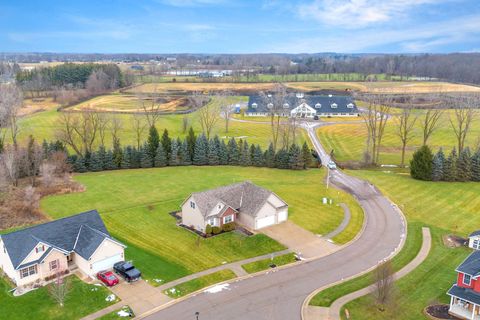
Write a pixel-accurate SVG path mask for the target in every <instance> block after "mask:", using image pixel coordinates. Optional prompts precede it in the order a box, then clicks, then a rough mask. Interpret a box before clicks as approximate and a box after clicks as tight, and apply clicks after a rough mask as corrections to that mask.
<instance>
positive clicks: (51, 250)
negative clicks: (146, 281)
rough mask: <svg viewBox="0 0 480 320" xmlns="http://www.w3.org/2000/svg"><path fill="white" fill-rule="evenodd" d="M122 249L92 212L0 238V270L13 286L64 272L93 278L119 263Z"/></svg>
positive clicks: (122, 256)
mask: <svg viewBox="0 0 480 320" xmlns="http://www.w3.org/2000/svg"><path fill="white" fill-rule="evenodd" d="M124 249H125V245H124V244H122V243H121V242H119V241H117V240H115V239H114V238H112V237H111V236H110V234H109V233H108V230H107V228H106V227H105V224H104V223H103V221H102V218H101V217H100V215H99V214H98V212H97V210H92V211H87V212H83V213H79V214H76V215H73V216H69V217H66V218H62V219H58V220H54V221H50V222H47V223H42V224H39V225H36V226H32V227H28V228H24V229H21V230H18V231H14V232H10V233H6V234H2V235H0V267H1V269H2V270H3V271H4V272H5V274H6V275H7V276H8V277H9V278H10V279H11V280H12V281H13V282H14V283H15V284H16V285H17V286H22V285H26V284H29V283H33V282H36V281H42V280H43V279H45V278H47V277H50V276H52V275H54V274H56V273H57V272H60V271H65V270H67V269H76V268H78V269H80V271H82V272H83V273H84V274H86V275H88V276H93V275H95V274H96V273H97V272H98V271H102V270H106V269H110V268H112V266H113V264H114V263H116V262H118V261H123V260H124Z"/></svg>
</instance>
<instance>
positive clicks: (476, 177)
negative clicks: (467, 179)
mask: <svg viewBox="0 0 480 320" xmlns="http://www.w3.org/2000/svg"><path fill="white" fill-rule="evenodd" d="M472 181H480V149H479V150H478V151H477V152H475V154H474V155H473V157H472Z"/></svg>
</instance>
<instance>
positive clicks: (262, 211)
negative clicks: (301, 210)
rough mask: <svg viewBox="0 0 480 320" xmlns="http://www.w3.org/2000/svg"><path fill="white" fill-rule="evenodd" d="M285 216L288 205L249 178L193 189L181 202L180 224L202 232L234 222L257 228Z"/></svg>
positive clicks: (280, 220) (271, 223)
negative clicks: (248, 179) (217, 185)
mask: <svg viewBox="0 0 480 320" xmlns="http://www.w3.org/2000/svg"><path fill="white" fill-rule="evenodd" d="M287 219H288V205H287V203H286V202H285V201H283V200H282V199H281V198H280V197H279V196H277V195H276V194H275V193H273V192H272V191H269V190H267V189H264V188H261V187H259V186H257V185H254V184H253V183H251V182H249V181H245V182H241V183H235V184H232V185H228V186H224V187H220V188H217V189H212V190H207V191H203V192H195V193H192V194H191V195H190V196H189V197H188V198H187V199H186V200H185V201H184V202H183V203H182V224H184V225H186V226H189V227H193V228H194V229H196V230H198V231H200V232H205V227H206V226H207V225H208V224H209V225H211V226H217V227H221V226H223V225H224V224H225V223H229V222H237V223H240V224H241V225H243V226H245V227H247V228H248V229H251V230H258V229H261V228H265V227H268V226H271V225H274V224H278V223H281V222H283V221H286V220H287Z"/></svg>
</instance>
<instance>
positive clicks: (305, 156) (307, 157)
mask: <svg viewBox="0 0 480 320" xmlns="http://www.w3.org/2000/svg"><path fill="white" fill-rule="evenodd" d="M302 160H303V169H307V168H310V167H311V166H312V164H313V157H312V152H311V151H310V148H309V147H308V144H307V142H304V143H303V146H302Z"/></svg>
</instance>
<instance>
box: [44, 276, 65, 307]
mask: <svg viewBox="0 0 480 320" xmlns="http://www.w3.org/2000/svg"><path fill="white" fill-rule="evenodd" d="M48 291H49V293H50V296H51V297H52V298H53V299H54V300H55V301H56V302H58V304H59V305H60V306H61V307H63V304H64V302H65V298H66V297H67V295H68V293H69V291H70V281H69V279H68V278H67V277H63V276H62V272H61V271H58V272H57V273H56V277H55V281H53V283H52V284H50V285H49V286H48Z"/></svg>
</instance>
